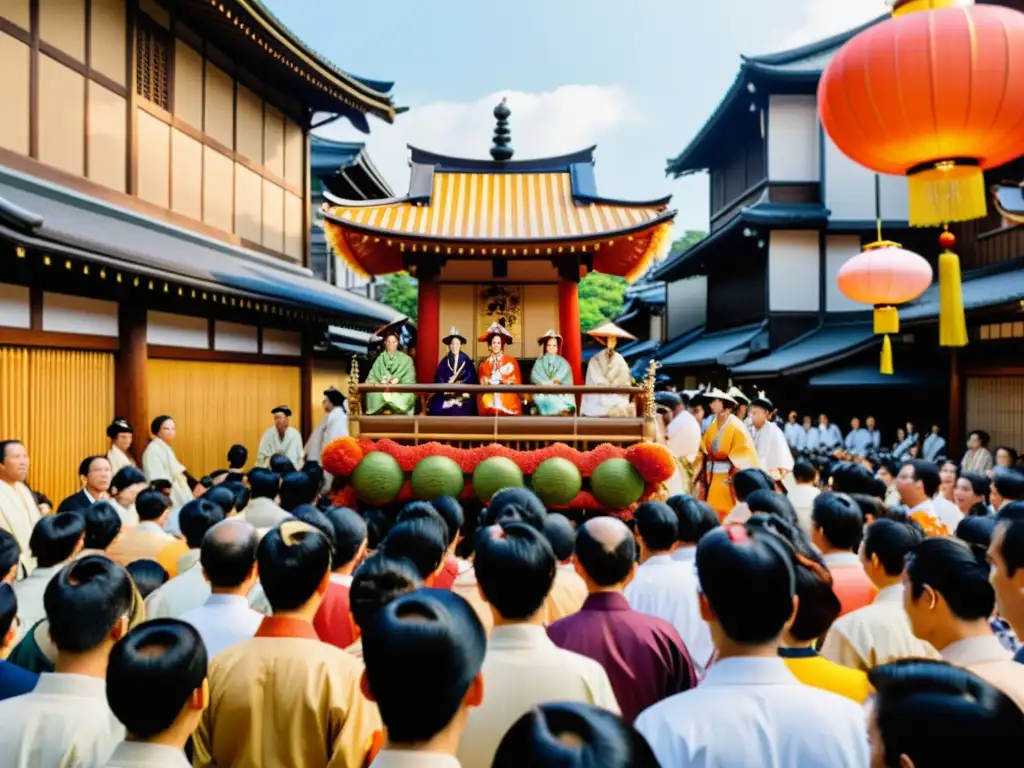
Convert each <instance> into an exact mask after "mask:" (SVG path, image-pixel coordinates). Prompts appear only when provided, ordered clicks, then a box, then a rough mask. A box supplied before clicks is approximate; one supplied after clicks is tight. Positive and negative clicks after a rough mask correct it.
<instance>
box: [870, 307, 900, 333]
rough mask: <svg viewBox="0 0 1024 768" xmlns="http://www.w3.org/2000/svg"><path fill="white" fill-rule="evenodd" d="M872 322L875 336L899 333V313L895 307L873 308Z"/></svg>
mask: <svg viewBox="0 0 1024 768" xmlns="http://www.w3.org/2000/svg"><path fill="white" fill-rule="evenodd" d="M874 320H875V333H877V334H883V333H885V334H889V333H899V332H900V313H899V312H898V311H897V310H896V307H875V315H874Z"/></svg>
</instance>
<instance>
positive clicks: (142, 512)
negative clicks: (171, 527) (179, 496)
mask: <svg viewBox="0 0 1024 768" xmlns="http://www.w3.org/2000/svg"><path fill="white" fill-rule="evenodd" d="M170 506H171V505H170V502H169V501H168V500H167V497H166V496H165V495H164V494H163V493H162V492H161V491H158V490H155V489H153V488H146V489H145V490H143V491H139V495H138V496H136V497H135V511H136V512H137V513H138V515H139V520H142V521H143V522H145V521H146V520H159V519H160V518H161V517H163V515H165V514H166V513H167V510H168V508H169V507H170Z"/></svg>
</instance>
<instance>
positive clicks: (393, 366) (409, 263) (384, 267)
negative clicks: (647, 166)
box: [321, 101, 675, 516]
mask: <svg viewBox="0 0 1024 768" xmlns="http://www.w3.org/2000/svg"><path fill="white" fill-rule="evenodd" d="M510 115H511V111H510V109H509V107H508V105H507V104H506V102H505V101H502V103H501V104H499V105H498V106H497V107H496V108H495V110H494V116H495V118H496V120H497V127H496V129H495V132H494V143H493V146H492V147H491V150H490V154H491V159H490V160H482V159H469V158H459V157H450V156H446V155H440V154H436V153H433V152H428V151H426V150H423V149H419V148H416V147H410V148H409V149H410V153H411V158H410V166H411V173H410V180H409V191H408V193H407V194H406V195H405V196H403V197H398V198H394V199H391V200H385V201H379V200H378V201H353V200H341V199H337V198H333V197H328V202H327V203H325V205H324V207H323V210H322V211H321V216H322V218H323V225H324V232H325V235H326V239H327V241H328V243H329V244H330V247H331V248H332V250H333V251H334V253H335V254H337V256H338V257H339V258H340V259H341V260H342V261H344V263H345V264H347V265H348V266H349V268H350V269H352V270H354V271H355V272H357V273H359V274H361V275H364V276H370V275H386V274H390V273H394V272H399V271H403V270H404V271H406V272H408V273H409V274H410V275H412V276H414V277H415V278H416V280H417V282H418V302H419V309H418V318H417V345H416V349H415V351H414V354H413V359H412V361H408V359H407V358H405V357H404V353H402V352H399V351H396V350H395V349H394V346H392V347H386V350H385V351H384V352H382V353H381V355H392V357H390V358H385V359H384V361H383V362H378V361H374V368H372V369H371V374H370V376H369V377H367V376H366V374H365V373H364V374H363V376H362V380H361V376H360V371H359V366H358V363H357V361H356V359H355V358H353V361H352V371H351V374H350V377H349V393H348V407H349V428H350V433H351V437H348V438H342V439H340V440H337V441H335V442H334V443H331V444H330V445H329V446H327V448H326V449H325V450H324V454H323V458H322V463H323V466H324V469H325V470H326V471H327V472H329V473H331V474H332V475H333V476H334V477H335V481H334V501H335V503H338V504H347V505H352V504H354V503H356V502H360V503H363V504H366V505H376V506H383V505H386V504H390V503H393V502H403V501H407V500H411V499H432V498H436V497H438V496H441V495H448V496H454V497H458V498H461V499H463V500H476V501H478V502H479V503H483V504H486V503H487V502H488V501H489V500H490V497H491V496H492V495H493V494H494V493H495V492H496V491H498V490H500V489H501V488H506V487H515V486H520V487H529V488H532V489H533V490H534V492H536V493H537V494H538V496H540V498H541V499H542V500H543V501H544V502H545V504H547V505H548V506H549V507H550V508H552V509H565V510H586V511H602V512H611V513H615V514H619V515H620V516H628V515H630V514H631V511H632V509H633V508H634V507H635V505H636V504H637V503H639V502H641V501H644V500H647V499H650V498H653V497H655V496H656V495H658V494H659V493H660V492H661V490H662V484H663V483H664V482H665V481H667V480H668V479H669V478H670V477H671V475H672V474H673V472H674V471H675V460H674V458H673V457H672V455H671V453H670V452H669V451H668V449H667V448H665V447H664V446H662V445H660V444H658V443H656V442H654V436H655V424H654V418H655V410H654V408H655V403H654V380H655V379H654V368H653V365H652V367H651V368H650V369H649V370H648V372H647V376H646V377H645V378H644V379H643V381H641V382H634V381H632V380H631V378H630V377H629V375H628V368H627V369H625V373H624V374H622V373H621V372H622V370H623V369H622V368H620V367H619V365H618V363H619V360H620V359H621V356H618V357H616V356H617V353H616V352H615V351H614V349H615V345H616V341H617V340H618V339H620V338H629V336H628V334H625V332H624V331H621V329H617V328H615V327H614V326H613V325H612V324H607V325H606V326H602V328H600V329H595V330H594V331H592V332H591V335H593V336H595V337H596V338H598V339H599V340H601V342H602V343H603V344H604V345H605V350H603V351H601V352H599V353H598V355H599V356H600V357H599V358H598V363H597V368H596V369H595V368H594V365H595V362H594V359H592V360H591V362H590V366H589V367H588V373H587V377H586V383H584V376H583V366H582V341H583V334H582V332H581V328H580V315H579V298H578V284H579V281H580V280H581V279H582V278H583V277H584V276H586V275H587V273H589V272H590V271H598V272H604V273H607V274H611V275H618V276H622V277H625V278H626V279H627V280H629V281H631V282H632V281H633V280H636V279H637V278H638V277H639V276H640V275H642V274H643V273H644V272H645V271H646V270H647V268H648V267H649V266H650V264H651V262H652V261H653V260H654V259H655V258H658V257H660V256H661V255H663V251H664V250H665V249H666V248H667V246H668V244H669V241H670V231H671V226H672V220H673V218H674V217H675V211H673V210H670V209H669V208H668V203H669V199H670V198H669V197H664V198H659V199H656V200H650V201H644V202H630V201H623V200H616V199H610V198H605V197H601V196H599V195H598V193H597V188H596V183H595V175H594V151H595V147H590V148H587V149H583V150H580V151H578V152H574V153H570V154H567V155H562V156H558V157H547V158H538V159H531V160H513V159H512V157H513V149H512V146H511V132H510V130H509V122H508V120H509V117H510ZM449 329H450V330H449ZM459 329H461V331H460V330H459ZM555 329H559V330H560V331H561V333H559V331H557V330H555ZM445 333H447V335H445ZM379 335H380V336H381V337H387V336H389V335H390V336H391V337H392V338H393V339H396V338H397V336H396V332H395V330H394V329H393V328H392V327H386V328H385V329H382V330H381V332H379ZM442 337H444V338H443V339H442ZM534 339H536V340H537V342H538V344H539V347H538V348H536V349H537V351H536V352H534V351H533V349H535V348H534V347H533V343H534ZM385 340H386V339H385ZM442 340H443V341H444V343H445V344H446V345H448V346H449V350H446V351H447V352H448V353H449V354H448V356H447V358H448V359H449V360H450V361H451V362H450V363H449V365H450V373H451V375H450V376H448V375H447V374H446V375H444V376H442V375H441V369H442V364H443V363H444V362H445V358H442V357H440V354H439V353H440V345H439V342H441V341H442ZM395 343H396V344H397V341H396V342H395ZM474 345H476V346H474ZM489 354H490V355H491V357H490V358H489V357H488V355H489ZM467 359H468V363H467V362H463V361H464V360H467ZM489 359H490V360H496V361H498V362H499V363H502V362H504V361H508V365H502V366H500V368H501V371H499V370H498V368H497V367H495V368H494V369H493V370H492V368H491V367H489V366H488V364H487V361H488V360H489ZM439 360H440V361H441V362H440V363H439ZM558 361H561V363H564V365H562V366H561V367H557V366H555V367H552V368H551V371H558V372H555V373H550V372H549V373H544V374H543V375H541V374H542V372H541V371H540V369H539V367H540V366H548V365H549V364H550V363H551V362H558ZM467 365H468V366H469V370H468V371H465V367H466V366H467ZM478 365H479V373H480V375H479V377H478V376H477V375H476V373H477V371H476V366H478ZM623 365H624V363H623ZM378 368H379V369H380V370H381V371H384V373H383V374H379V373H377V369H378ZM520 368H521V369H522V370H521V371H520ZM513 369H514V370H513ZM535 369H536V370H535ZM510 372H511V373H510ZM611 372H614V375H613V374H612V373H611ZM413 373H414V374H415V375H414V376H413ZM505 373H509V376H508V378H503V377H504V375H505ZM622 375H625V380H622V379H621V376H622ZM538 381H539V382H543V383H526V382H538ZM382 396H383V397H382ZM552 396H560V397H552ZM371 398H372V406H369V407H368V403H369V402H371ZM608 401H615V403H616V405H615V407H605V406H604V405H603V404H602V403H605V402H608ZM552 403H554V405H552ZM559 403H563V405H559ZM595 403H596V404H597V405H595ZM448 406H452V407H451V408H449V407H448ZM538 406H540V407H538ZM595 413H599V414H603V415H594V414H595Z"/></svg>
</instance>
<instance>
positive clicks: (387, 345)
mask: <svg viewBox="0 0 1024 768" xmlns="http://www.w3.org/2000/svg"><path fill="white" fill-rule="evenodd" d="M404 323H405V320H404V319H402V320H398V321H395V322H393V323H390V324H388V325H386V326H384V327H383V328H381V329H380V330H379V331H377V335H378V336H381V337H383V339H384V351H383V352H381V353H380V354H379V355H377V359H376V360H374V361H373V366H372V367H371V368H370V373H369V375H367V377H366V383H367V384H415V383H416V371H415V369H414V367H413V363H412V358H411V357H409V356H408V355H407V354H405V352H402V351H401V350H400V349H399V348H398V342H399V336H400V334H401V332H402V325H403V324H404ZM415 407H416V395H415V394H414V393H412V392H369V393H367V395H366V413H367V414H369V415H390V414H403V415H405V414H410V413H412V412H413V409H414V408H415Z"/></svg>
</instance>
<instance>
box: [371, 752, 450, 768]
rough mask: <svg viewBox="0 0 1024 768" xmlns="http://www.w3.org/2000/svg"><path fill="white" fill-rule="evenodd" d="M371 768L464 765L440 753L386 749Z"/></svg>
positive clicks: (426, 767) (433, 767) (424, 767)
mask: <svg viewBox="0 0 1024 768" xmlns="http://www.w3.org/2000/svg"><path fill="white" fill-rule="evenodd" d="M370 768H462V763H460V762H459V761H458V760H456V759H455V758H454V757H452V756H451V755H442V754H441V753H439V752H413V751H411V750H405V749H384V750H381V752H380V754H378V755H377V757H375V758H374V759H373V762H372V763H370Z"/></svg>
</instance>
